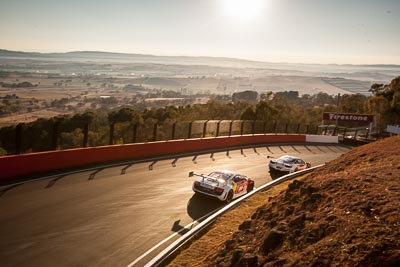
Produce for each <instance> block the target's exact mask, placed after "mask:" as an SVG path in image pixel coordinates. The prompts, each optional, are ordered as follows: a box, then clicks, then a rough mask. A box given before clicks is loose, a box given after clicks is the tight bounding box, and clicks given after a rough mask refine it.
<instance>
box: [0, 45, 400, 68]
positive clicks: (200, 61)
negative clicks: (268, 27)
mask: <svg viewBox="0 0 400 267" xmlns="http://www.w3.org/2000/svg"><path fill="white" fill-rule="evenodd" d="M1 57H13V58H32V59H43V60H45V59H53V60H54V59H58V60H73V61H116V62H121V61H127V62H143V63H160V64H183V65H211V66H224V67H252V68H273V69H299V68H300V69H308V70H307V71H310V70H311V69H314V70H318V71H320V70H321V69H354V68H367V69H371V68H372V69H374V68H390V69H398V70H400V65H393V64H392V65H385V64H374V65H350V64H344V65H339V64H303V63H285V62H282V63H271V62H262V61H253V60H246V59H237V58H228V57H206V56H201V57H195V56H157V55H145V54H128V53H114V52H102V51H73V52H66V53H37V52H23V51H11V50H5V49H0V58H1Z"/></svg>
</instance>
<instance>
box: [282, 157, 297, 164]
mask: <svg viewBox="0 0 400 267" xmlns="http://www.w3.org/2000/svg"><path fill="white" fill-rule="evenodd" d="M295 160H296V159H294V158H289V157H287V158H283V162H284V163H293V162H294V161H295Z"/></svg>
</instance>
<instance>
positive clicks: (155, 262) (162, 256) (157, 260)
mask: <svg viewBox="0 0 400 267" xmlns="http://www.w3.org/2000/svg"><path fill="white" fill-rule="evenodd" d="M322 166H324V164H322V165H318V166H315V167H312V168H309V169H306V170H302V171H298V172H295V173H290V174H287V175H284V176H282V177H280V178H278V179H276V180H273V181H271V182H269V183H267V184H265V185H263V186H261V187H259V188H257V189H255V190H253V191H252V192H250V193H248V194H246V195H244V196H243V197H240V198H238V199H237V200H235V201H233V202H232V203H230V204H228V205H227V206H225V207H224V208H222V209H220V210H219V211H217V212H216V213H214V214H213V215H211V216H210V217H208V218H207V219H205V220H204V221H202V222H201V223H199V224H198V225H196V226H195V227H194V228H192V229H191V230H190V231H188V232H187V233H186V234H184V235H183V236H181V237H180V238H179V239H178V240H176V241H175V242H173V243H172V244H171V245H169V246H168V247H167V248H165V249H164V250H163V251H161V252H160V253H159V254H158V255H157V256H156V257H154V258H153V259H152V260H151V261H149V262H148V263H147V264H146V265H145V267H154V266H159V265H161V264H162V263H163V262H164V261H166V260H167V259H169V258H170V257H171V256H172V255H173V254H174V253H175V252H176V251H177V250H178V249H179V248H180V247H181V246H183V245H184V244H185V243H186V242H188V241H189V240H190V239H191V238H192V237H193V236H194V235H195V234H196V233H198V232H200V231H201V230H203V229H204V228H206V227H207V226H208V225H210V224H211V223H212V222H214V221H215V220H216V219H217V218H218V217H219V216H221V215H222V214H223V213H225V212H227V211H228V210H230V209H232V208H233V207H235V206H237V205H238V204H239V203H240V202H242V201H243V200H245V199H247V198H249V197H250V196H252V195H254V194H256V193H257V192H260V191H263V190H266V189H268V188H271V187H273V186H275V185H278V184H280V183H283V182H285V181H287V180H290V179H293V178H295V177H298V176H301V175H303V174H306V173H309V172H312V171H314V170H315V169H317V168H320V167H322Z"/></svg>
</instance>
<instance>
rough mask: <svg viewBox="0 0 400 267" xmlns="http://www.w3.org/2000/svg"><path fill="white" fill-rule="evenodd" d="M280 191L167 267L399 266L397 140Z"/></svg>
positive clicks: (219, 226)
mask: <svg viewBox="0 0 400 267" xmlns="http://www.w3.org/2000/svg"><path fill="white" fill-rule="evenodd" d="M285 187H286V188H285V189H284V190H282V191H280V192H276V193H271V192H262V193H260V194H257V195H256V196H254V197H252V198H250V199H249V200H246V201H244V203H243V204H241V205H240V206H239V207H238V208H236V209H234V210H232V211H230V212H229V213H227V214H225V215H223V216H222V217H221V218H220V219H219V220H218V221H217V222H216V223H215V224H213V225H212V226H211V227H210V228H209V229H208V232H207V233H206V234H205V235H203V236H201V237H199V238H198V239H197V240H196V241H195V242H193V243H192V244H191V245H190V246H189V247H188V248H186V249H185V250H183V251H181V253H180V254H179V255H178V256H177V257H176V258H175V259H174V260H173V261H172V262H171V263H170V266H400V137H390V138H386V139H384V140H380V141H376V142H374V143H371V144H368V145H364V146H362V147H359V148H356V149H354V150H352V151H350V152H348V153H347V154H344V155H342V156H341V157H339V158H337V159H336V160H334V161H332V162H330V163H328V164H327V165H326V166H324V167H323V168H320V169H318V170H316V171H314V172H313V173H311V174H309V175H306V176H305V177H304V178H302V179H297V180H294V181H292V182H290V183H289V184H288V185H286V186H285ZM275 190H276V189H275ZM274 194H275V196H273V197H271V195H274ZM239 215H240V218H241V219H239ZM239 220H240V222H239Z"/></svg>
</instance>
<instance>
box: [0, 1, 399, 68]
mask: <svg viewBox="0 0 400 267" xmlns="http://www.w3.org/2000/svg"><path fill="white" fill-rule="evenodd" d="M398 14H400V1H397V0H382V1H374V0H347V1H345V0H331V1H328V0H247V1H245V0H202V1H197V0H169V1H162V0H146V1H138V0H131V1H128V0H115V1H106V0H99V1H87V0H80V1H77V0H71V1H61V0H2V1H0V34H1V41H0V49H8V50H19V51H28V52H69V51H88V50H90V51H108V52H122V53H136V54H153V55H174V56H213V57H234V58H243V59H251V60H260V61H268V62H292V63H296V62H297V63H298V62H301V63H337V64H400V45H399V43H400V35H399V34H398V28H399V26H400V16H398Z"/></svg>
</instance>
